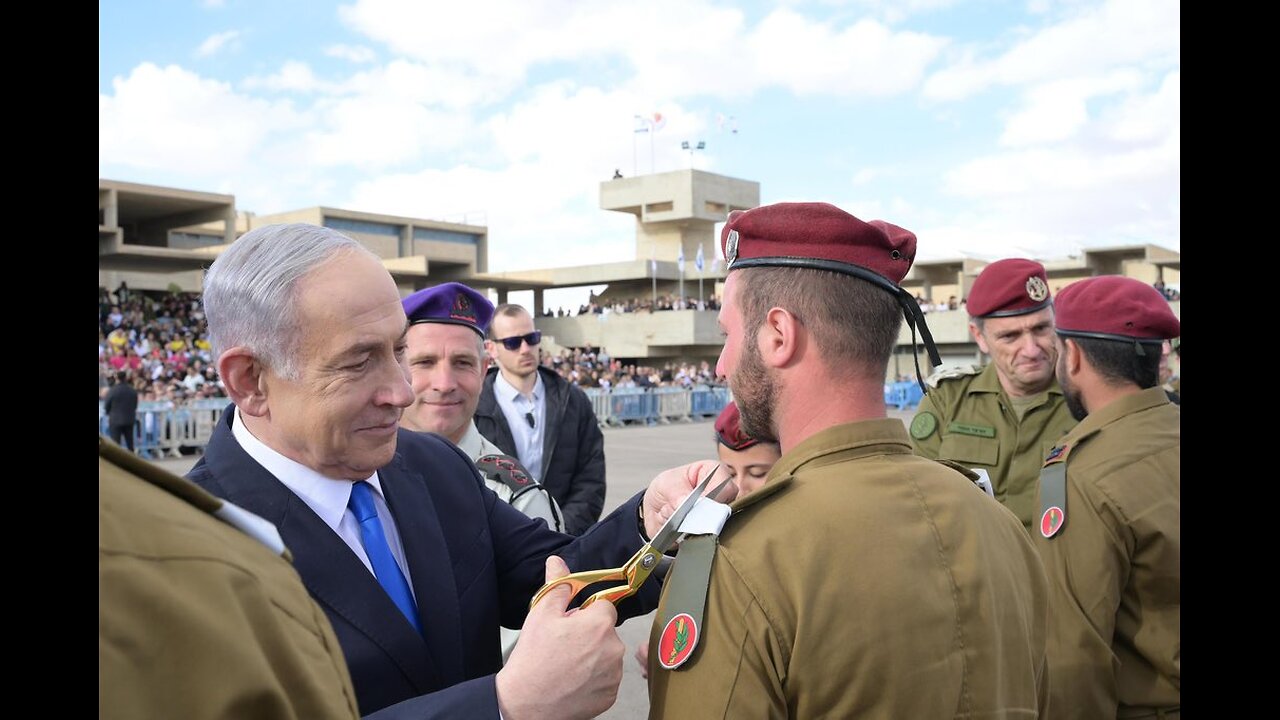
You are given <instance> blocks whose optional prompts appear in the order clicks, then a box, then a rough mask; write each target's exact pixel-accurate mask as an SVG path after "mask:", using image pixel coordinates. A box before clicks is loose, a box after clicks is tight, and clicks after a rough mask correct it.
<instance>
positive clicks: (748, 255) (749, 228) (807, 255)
mask: <svg viewBox="0 0 1280 720" xmlns="http://www.w3.org/2000/svg"><path fill="white" fill-rule="evenodd" d="M720 248H721V250H722V251H723V252H724V258H725V260H726V261H727V262H728V264H729V269H730V270H738V269H741V268H748V267H807V268H814V269H818V270H831V271H834V272H839V273H844V274H846V275H853V276H855V277H860V278H862V279H864V280H870V281H872V282H875V283H876V284H878V285H881V286H883V287H885V289H887V290H889V291H890V292H896V291H897V289H898V283H900V282H902V278H903V277H904V276H905V275H906V274H907V271H908V270H910V269H911V262H912V260H914V259H915V256H916V236H915V235H914V234H913V233H911V232H910V231H907V230H903V229H902V228H900V227H898V226H896V225H891V224H889V223H887V222H884V221H881V220H873V221H871V222H863V221H861V220H859V219H858V218H856V217H854V216H852V215H850V214H849V213H847V212H845V211H843V210H841V209H840V208H838V207H836V206H834V205H828V204H827V203H776V204H774V205H764V206H761V207H758V208H754V209H752V210H735V211H734V212H731V213H729V221H728V222H727V223H725V225H724V229H723V230H721V232H720ZM867 271H870V273H868V272H867ZM871 273H874V276H872V275H871ZM886 280H887V281H888V282H887V283H886V282H885V281H886Z"/></svg>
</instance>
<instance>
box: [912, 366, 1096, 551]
mask: <svg viewBox="0 0 1280 720" xmlns="http://www.w3.org/2000/svg"><path fill="white" fill-rule="evenodd" d="M928 384H929V386H930V387H929V393H928V394H927V395H925V397H924V399H923V400H921V401H920V407H919V408H918V410H917V411H916V415H915V418H914V419H912V421H911V426H910V432H911V444H912V447H914V448H915V451H916V452H917V453H919V454H920V455H923V456H925V457H927V458H933V459H935V460H950V461H952V462H955V463H959V464H961V465H964V466H966V467H971V468H983V469H985V470H986V471H987V474H988V475H989V476H990V478H991V485H992V489H993V490H994V491H995V495H996V500H999V501H1000V502H1001V503H1002V504H1004V506H1005V507H1007V508H1009V509H1010V510H1012V511H1013V514H1014V515H1017V516H1018V519H1019V520H1021V521H1022V524H1023V526H1024V527H1026V528H1027V531H1028V532H1030V531H1031V529H1032V527H1033V523H1034V521H1035V520H1036V519H1037V518H1038V517H1039V513H1038V512H1037V511H1038V509H1039V507H1040V498H1039V496H1038V495H1037V494H1036V478H1037V477H1039V475H1040V465H1041V464H1042V463H1043V462H1044V456H1045V454H1046V453H1048V451H1049V450H1050V449H1052V448H1053V446H1054V444H1055V443H1057V442H1058V440H1059V439H1060V438H1061V437H1062V435H1063V434H1064V433H1066V432H1067V431H1068V430H1070V429H1071V428H1072V427H1073V426H1075V424H1076V421H1075V420H1074V419H1073V418H1072V417H1071V412H1070V411H1069V410H1067V405H1066V403H1065V402H1064V401H1063V399H1062V388H1061V387H1059V386H1058V382H1057V381H1056V380H1055V381H1053V384H1052V385H1050V386H1049V389H1048V391H1047V392H1045V393H1043V394H1041V395H1040V396H1038V397H1037V398H1035V399H1034V400H1033V401H1032V402H1031V403H1030V404H1028V405H1027V406H1026V407H1025V408H1024V409H1023V413H1022V419H1021V420H1019V419H1018V413H1017V410H1016V409H1015V408H1014V406H1013V404H1012V403H1011V402H1010V400H1009V396H1008V394H1006V393H1005V392H1004V389H1003V388H1002V387H1001V386H1000V378H999V376H998V375H996V366H995V365H994V364H992V365H987V366H986V367H985V368H982V369H981V370H979V369H978V368H977V367H976V366H971V367H968V368H960V369H955V370H944V371H942V372H941V373H938V374H936V375H934V376H933V377H931V378H929V380H928Z"/></svg>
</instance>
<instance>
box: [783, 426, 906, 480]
mask: <svg viewBox="0 0 1280 720" xmlns="http://www.w3.org/2000/svg"><path fill="white" fill-rule="evenodd" d="M837 454H838V455H839V456H840V457H839V459H840V460H842V461H843V460H853V459H856V458H862V457H867V456H870V455H886V454H891V455H909V454H911V440H910V439H908V438H907V429H906V428H905V427H904V426H903V425H902V421H901V420H898V419H896V418H881V419H876V420H861V421H858V422H851V423H844V424H843V425H836V426H834V427H830V428H827V429H826V430H823V431H821V432H819V433H817V434H815V435H810V436H809V437H807V438H805V439H804V440H803V441H802V442H801V443H800V444H799V445H796V446H795V447H794V448H792V449H790V450H788V451H787V452H785V453H783V455H782V457H781V458H779V459H778V462H777V464H775V465H774V466H773V470H771V471H770V472H769V480H772V479H773V478H774V477H775V476H778V477H780V476H786V475H794V474H795V473H796V471H797V470H799V469H800V468H801V467H803V466H805V465H807V464H809V463H810V462H813V461H814V460H818V459H820V458H825V457H827V456H828V455H837ZM769 480H766V481H765V482H766V484H768V481H769Z"/></svg>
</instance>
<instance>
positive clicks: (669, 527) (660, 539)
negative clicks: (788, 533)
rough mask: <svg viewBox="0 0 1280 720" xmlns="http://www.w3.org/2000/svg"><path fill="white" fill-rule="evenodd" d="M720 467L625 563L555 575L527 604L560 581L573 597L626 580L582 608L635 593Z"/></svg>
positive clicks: (675, 537)
mask: <svg viewBox="0 0 1280 720" xmlns="http://www.w3.org/2000/svg"><path fill="white" fill-rule="evenodd" d="M719 469H720V465H719V463H717V464H716V466H715V467H713V468H711V472H709V473H707V476H706V477H705V478H703V479H702V482H700V483H698V486H697V487H695V488H694V489H693V492H691V493H689V497H687V498H685V500H684V502H682V503H680V507H678V508H676V511H675V512H674V513H672V514H671V517H669V518H667V522H666V523H665V524H664V525H663V526H662V529H661V530H659V531H658V534H657V535H654V536H653V539H652V540H650V541H649V542H648V543H646V544H645V546H644V547H642V548H640V550H639V551H637V552H636V554H635V555H632V556H631V559H630V560H628V561H627V563H626V564H625V565H623V566H622V567H618V568H608V569H605V570H586V571H583V572H576V573H569V574H568V575H565V576H564V577H561V578H556V579H555V580H552V581H551V582H549V583H547V584H546V585H543V586H542V589H540V590H538V592H537V594H536V595H534V596H533V600H532V601H530V602H529V607H530V608H532V607H533V606H534V605H537V604H538V601H539V600H541V599H542V598H543V597H545V596H546V594H547V593H549V592H551V590H552V589H553V588H556V587H559V586H561V585H568V586H569V592H571V593H572V594H573V597H577V595H578V593H580V592H582V589H583V588H585V587H587V586H588V585H594V584H595V583H598V582H608V581H610V580H621V581H622V582H624V583H626V584H625V585H618V586H617V587H611V588H607V589H605V590H601V591H600V592H597V593H594V594H593V595H591V596H590V597H588V598H587V599H586V600H584V601H582V605H581V607H584V608H585V607H587V606H588V605H590V604H591V603H593V602H595V601H597V600H608V601H609V602H611V603H614V604H617V603H618V602H620V601H622V600H625V599H626V598H629V597H631V596H632V595H635V594H636V592H637V591H638V590H639V589H640V586H641V585H644V583H645V581H646V580H648V579H649V575H650V573H652V572H653V570H654V568H656V567H657V566H658V561H660V560H661V559H662V555H663V553H665V552H666V551H667V550H670V549H671V546H673V545H675V544H676V541H677V540H679V539H680V523H682V522H684V518H685V516H686V515H688V514H689V511H690V510H692V509H693V506H694V505H696V504H697V502H698V498H699V497H702V491H703V490H705V489H706V487H707V483H709V482H711V478H713V477H715V474H716V471H718V470H719ZM730 480H731V479H730ZM730 480H725V481H724V482H723V483H721V484H720V485H719V487H717V488H716V489H715V490H713V491H712V492H711V493H709V495H712V496H714V495H717V494H719V492H720V491H721V490H723V489H724V487H725V485H726V484H728V483H729V482H730Z"/></svg>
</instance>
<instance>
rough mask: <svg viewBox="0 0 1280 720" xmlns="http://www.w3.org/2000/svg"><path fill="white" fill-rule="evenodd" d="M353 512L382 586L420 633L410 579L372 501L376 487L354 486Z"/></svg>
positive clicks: (349, 503)
mask: <svg viewBox="0 0 1280 720" xmlns="http://www.w3.org/2000/svg"><path fill="white" fill-rule="evenodd" d="M347 507H350V508H351V512H352V513H354V514H355V516H356V520H357V521H359V523H360V544H361V545H364V553H365V555H368V556H369V564H370V565H373V574H374V575H376V576H377V577H378V582H379V583H381V584H382V589H383V590H386V591H387V595H390V596H391V601H392V602H394V603H395V604H396V607H398V608H400V612H402V613H404V616H405V617H406V618H408V619H409V624H410V625H412V626H413V629H414V630H417V631H418V634H419V635H421V634H422V623H421V622H420V621H419V620H418V606H417V605H415V604H414V602H413V593H411V592H409V583H408V582H407V581H406V580H405V579H404V573H402V572H400V566H399V565H397V564H396V558H395V556H394V555H392V554H391V546H389V545H388V544H387V536H386V533H384V532H383V531H382V522H381V521H379V520H378V510H377V508H376V507H374V504H373V487H371V486H370V485H369V483H367V482H364V481H360V482H358V483H355V484H354V485H352V486H351V501H350V502H348V503H347Z"/></svg>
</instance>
